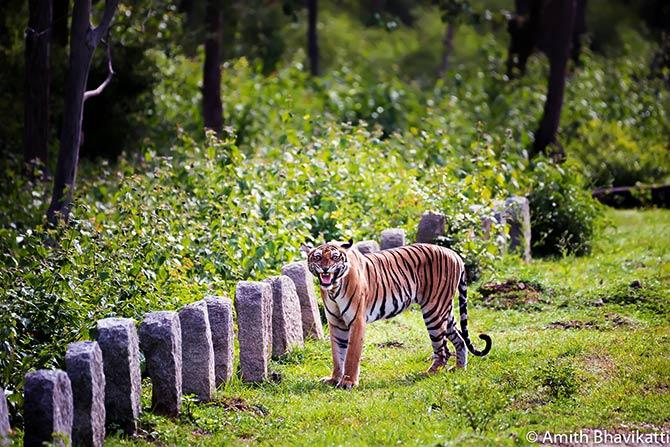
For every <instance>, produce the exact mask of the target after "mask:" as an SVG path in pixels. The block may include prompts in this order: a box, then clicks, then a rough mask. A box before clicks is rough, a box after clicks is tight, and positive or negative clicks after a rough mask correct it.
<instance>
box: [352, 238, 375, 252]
mask: <svg viewBox="0 0 670 447" xmlns="http://www.w3.org/2000/svg"><path fill="white" fill-rule="evenodd" d="M354 248H355V249H356V250H358V251H360V252H361V253H363V254H364V255H367V254H368V253H376V252H378V251H379V244H378V243H377V241H373V240H369V241H360V242H356V243H355V244H354Z"/></svg>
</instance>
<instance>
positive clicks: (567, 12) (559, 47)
mask: <svg viewBox="0 0 670 447" xmlns="http://www.w3.org/2000/svg"><path fill="white" fill-rule="evenodd" d="M560 3H561V6H560V7H558V8H557V11H555V13H556V19H555V20H556V23H559V25H558V26H555V27H553V30H552V31H553V33H552V35H553V36H554V45H553V46H552V47H551V48H548V51H547V56H549V82H548V86H547V99H546V101H545V103H544V112H543V113H542V119H541V120H540V125H539V127H538V129H537V130H536V131H535V141H534V142H533V148H532V151H531V154H530V155H531V157H532V156H535V155H537V154H540V153H544V154H547V155H552V157H553V158H554V159H555V160H557V161H561V160H563V159H565V153H564V151H563V148H562V147H561V145H560V144H559V143H558V141H557V140H556V133H557V132H558V124H559V122H560V119H561V109H562V107H563V92H564V91H565V78H566V75H567V69H568V59H569V58H570V54H571V48H572V39H573V28H574V23H575V7H576V5H575V1H574V0H565V1H563V2H560ZM550 145H554V146H555V148H554V150H553V152H552V154H548V153H547V148H548V147H549V146H550Z"/></svg>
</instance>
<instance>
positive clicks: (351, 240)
mask: <svg viewBox="0 0 670 447" xmlns="http://www.w3.org/2000/svg"><path fill="white" fill-rule="evenodd" d="M353 245H354V240H353V239H349V242H342V243H341V244H340V247H342V248H344V249H345V250H349V249H350V248H351V247H352V246H353Z"/></svg>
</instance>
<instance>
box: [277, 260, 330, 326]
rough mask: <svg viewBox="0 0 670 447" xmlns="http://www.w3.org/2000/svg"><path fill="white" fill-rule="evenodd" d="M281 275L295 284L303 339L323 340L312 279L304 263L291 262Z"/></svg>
mask: <svg viewBox="0 0 670 447" xmlns="http://www.w3.org/2000/svg"><path fill="white" fill-rule="evenodd" d="M281 274H282V275H286V276H288V277H289V278H291V280H293V284H295V290H296V292H297V293H298V299H299V300H300V312H301V315H302V335H303V338H309V337H312V338H316V339H321V338H323V325H322V324H321V317H320V316H319V305H318V304H317V303H318V302H317V299H316V293H315V292H314V277H313V276H312V274H311V273H310V272H309V269H308V268H307V263H306V262H305V261H299V262H292V263H291V264H287V265H285V266H284V268H282V269H281Z"/></svg>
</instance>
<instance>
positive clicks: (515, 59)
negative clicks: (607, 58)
mask: <svg viewBox="0 0 670 447" xmlns="http://www.w3.org/2000/svg"><path fill="white" fill-rule="evenodd" d="M515 3H516V12H515V14H514V16H513V17H512V18H511V19H510V21H509V23H508V31H509V33H510V46H509V55H508V59H507V74H508V76H509V77H510V78H511V77H513V76H514V73H515V69H518V70H519V72H520V73H521V74H523V73H524V72H525V69H526V62H527V61H528V58H529V57H530V55H531V54H532V53H533V51H534V50H535V49H536V48H537V49H539V50H540V51H542V52H543V53H544V54H546V55H547V58H548V59H549V80H548V83H547V97H546V101H545V103H544V111H543V114H542V118H541V120H540V124H539V126H538V128H537V130H536V131H535V141H534V142H533V146H532V147H531V148H530V156H531V157H534V156H536V155H537V154H540V153H544V154H546V155H551V156H552V158H554V160H556V161H562V160H563V159H564V158H565V153H564V151H563V148H562V147H561V145H560V144H559V143H558V141H557V139H556V134H557V132H558V125H559V122H560V118H561V109H562V107H563V93H564V91H565V81H566V76H567V67H568V59H569V58H570V57H571V56H572V58H573V59H574V60H575V63H578V61H579V48H580V38H581V34H583V33H584V31H585V30H586V22H585V18H584V14H585V12H586V0H561V1H556V0H516V2H515ZM577 15H579V17H577ZM549 147H552V150H551V153H549V151H548V148H549Z"/></svg>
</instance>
